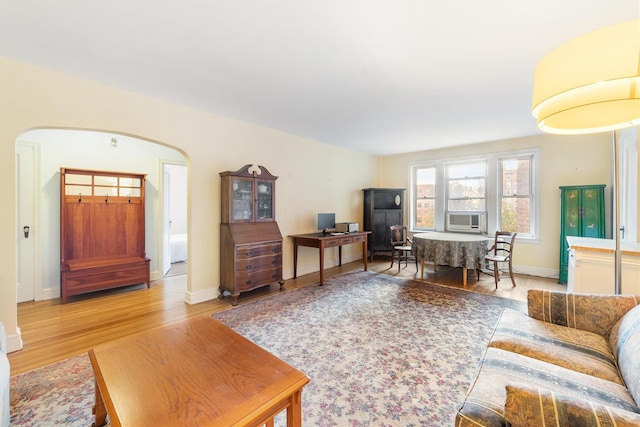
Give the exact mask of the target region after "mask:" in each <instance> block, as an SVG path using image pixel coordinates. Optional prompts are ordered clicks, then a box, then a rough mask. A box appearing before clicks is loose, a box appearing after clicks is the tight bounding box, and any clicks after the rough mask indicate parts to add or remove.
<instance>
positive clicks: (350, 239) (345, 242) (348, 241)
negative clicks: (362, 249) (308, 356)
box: [340, 236, 353, 245]
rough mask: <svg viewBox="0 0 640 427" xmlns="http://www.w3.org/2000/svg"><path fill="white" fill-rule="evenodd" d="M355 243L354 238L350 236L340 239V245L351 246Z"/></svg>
mask: <svg viewBox="0 0 640 427" xmlns="http://www.w3.org/2000/svg"><path fill="white" fill-rule="evenodd" d="M351 243H353V237H351V236H349V237H341V238H340V244H341V245H349V244H351Z"/></svg>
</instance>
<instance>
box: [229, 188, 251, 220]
mask: <svg viewBox="0 0 640 427" xmlns="http://www.w3.org/2000/svg"><path fill="white" fill-rule="evenodd" d="M231 185H232V186H233V188H232V193H233V208H232V216H233V219H234V220H245V221H251V220H252V219H253V180H251V179H242V178H234V179H233V180H232V184H231Z"/></svg>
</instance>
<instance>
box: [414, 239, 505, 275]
mask: <svg viewBox="0 0 640 427" xmlns="http://www.w3.org/2000/svg"><path fill="white" fill-rule="evenodd" d="M492 239H493V238H492V237H487V236H483V235H479V234H464V233H438V232H432V233H419V234H414V235H413V247H414V251H415V254H416V256H417V257H418V258H419V259H420V260H421V266H422V267H421V270H420V277H421V278H423V279H424V262H425V260H426V261H430V262H433V269H434V270H435V269H436V266H437V265H448V266H451V267H462V283H463V285H464V286H465V287H466V286H467V269H468V268H471V269H474V270H475V269H477V268H480V267H481V266H482V264H483V262H484V256H485V255H486V254H487V246H488V245H487V243H488V242H489V241H490V240H492Z"/></svg>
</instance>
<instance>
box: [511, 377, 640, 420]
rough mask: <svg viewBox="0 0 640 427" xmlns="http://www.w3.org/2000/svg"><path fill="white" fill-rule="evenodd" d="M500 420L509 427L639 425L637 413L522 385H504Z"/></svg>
mask: <svg viewBox="0 0 640 427" xmlns="http://www.w3.org/2000/svg"><path fill="white" fill-rule="evenodd" d="M506 391H507V398H506V400H505V405H504V419H505V421H506V424H507V426H510V427H529V426H545V425H547V426H584V427H591V426H593V427H597V426H617V427H631V426H638V425H640V414H636V413H633V412H629V411H625V410H624V409H619V408H614V407H612V406H606V405H601V404H598V403H595V402H587V401H586V400H582V399H577V398H573V397H571V396H566V395H563V394H557V393H553V392H552V391H550V390H546V389H542V388H537V387H535V388H534V387H530V386H526V385H523V384H507V386H506Z"/></svg>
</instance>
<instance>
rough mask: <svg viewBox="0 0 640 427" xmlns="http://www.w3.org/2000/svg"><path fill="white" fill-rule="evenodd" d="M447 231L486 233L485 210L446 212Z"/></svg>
mask: <svg viewBox="0 0 640 427" xmlns="http://www.w3.org/2000/svg"><path fill="white" fill-rule="evenodd" d="M447 231H455V232H463V233H486V232H487V215H486V212H447Z"/></svg>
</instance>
